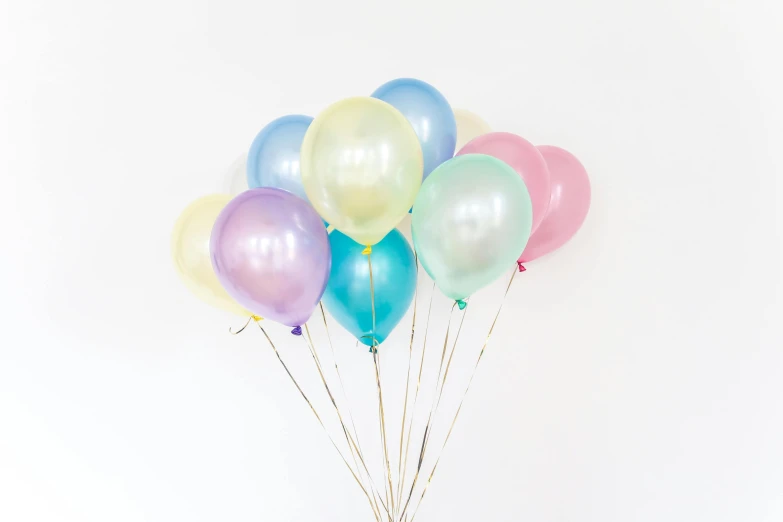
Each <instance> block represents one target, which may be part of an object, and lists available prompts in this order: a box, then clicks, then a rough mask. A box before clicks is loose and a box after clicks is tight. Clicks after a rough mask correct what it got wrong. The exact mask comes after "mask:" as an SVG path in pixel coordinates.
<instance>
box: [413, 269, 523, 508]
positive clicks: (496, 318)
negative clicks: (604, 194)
mask: <svg viewBox="0 0 783 522" xmlns="http://www.w3.org/2000/svg"><path fill="white" fill-rule="evenodd" d="M516 275H517V270H516V269H515V270H514V271H513V272H512V273H511V278H510V279H509V280H508V285H507V286H506V291H505V293H504V294H503V298H502V300H501V301H500V307H498V311H497V313H496V314H495V318H494V319H493V320H492V325H491V326H490V327H489V332H487V337H486V338H485V339H484V344H483V346H482V347H481V351H480V352H479V355H478V358H477V359H476V364H475V365H474V366H473V371H472V373H471V374H470V380H469V381H468V385H467V386H466V387H465V393H463V394H462V399H460V401H459V407H458V408H457V412H456V413H455V414H454V419H453V420H452V421H451V426H449V431H448V433H447V434H446V439H445V440H444V441H443V445H442V446H441V448H440V452H439V453H438V458H437V459H436V460H435V465H434V466H433V467H432V471H431V472H430V475H429V477H428V478H427V483H426V484H425V485H424V489H423V490H422V492H421V496H420V497H419V502H418V504H417V505H416V509H415V510H414V511H413V515H412V516H411V522H413V520H414V518H416V513H417V512H418V511H419V507H420V506H421V501H422V500H423V499H424V495H425V494H426V493H427V488H428V487H429V485H430V483H431V482H432V477H433V475H435V470H436V469H438V463H440V458H441V457H442V456H443V450H444V449H445V448H446V444H447V443H448V442H449V437H451V432H452V431H453V430H454V425H455V424H456V423H457V419H458V418H459V413H460V411H462V405H463V404H464V402H465V397H467V395H468V391H469V390H470V385H471V384H472V383H473V377H475V376H476V369H478V366H479V363H480V362H481V358H482V357H483V356H484V351H485V350H486V349H487V346H488V345H489V340H490V338H491V337H492V332H493V331H494V330H495V325H496V324H497V322H498V317H500V312H501V311H502V310H503V305H504V304H505V302H506V296H508V292H509V290H510V289H511V283H513V282H514V276H516ZM404 513H405V510H403V514H404Z"/></svg>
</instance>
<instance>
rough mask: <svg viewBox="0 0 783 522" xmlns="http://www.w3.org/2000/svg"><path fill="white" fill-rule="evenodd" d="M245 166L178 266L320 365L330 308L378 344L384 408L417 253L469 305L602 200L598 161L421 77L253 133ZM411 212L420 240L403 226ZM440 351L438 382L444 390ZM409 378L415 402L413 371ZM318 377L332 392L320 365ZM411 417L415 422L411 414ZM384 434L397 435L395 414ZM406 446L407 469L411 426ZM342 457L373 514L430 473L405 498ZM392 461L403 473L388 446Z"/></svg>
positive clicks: (399, 513)
mask: <svg viewBox="0 0 783 522" xmlns="http://www.w3.org/2000/svg"><path fill="white" fill-rule="evenodd" d="M458 143H459V144H460V148H459V149H457V144H458ZM455 152H456V154H455ZM246 169H247V173H246V174H247V186H248V190H246V191H244V192H242V193H241V194H239V195H237V196H236V197H233V198H232V197H231V196H228V195H212V196H207V197H205V198H202V199H199V200H197V201H195V202H194V203H192V204H191V205H190V206H189V207H188V208H186V209H185V211H184V212H183V213H182V215H181V216H180V218H179V220H178V221H177V224H176V226H175V228H174V232H173V236H172V253H173V257H174V262H175V265H176V267H177V269H178V272H179V273H180V275H181V276H182V278H183V280H184V281H185V283H186V284H187V286H188V287H189V288H190V289H191V290H193V291H194V293H196V295H197V296H199V297H200V298H202V299H203V300H205V301H208V302H209V303H211V304H213V305H216V306H219V307H221V308H224V309H227V310H229V311H231V312H234V313H237V314H239V315H244V316H246V317H250V318H252V319H255V320H256V321H259V320H260V319H261V317H264V318H267V319H271V320H274V321H277V322H279V323H282V324H285V325H288V326H290V327H292V328H293V329H292V333H294V334H295V335H302V334H303V330H302V328H303V327H305V332H304V333H305V336H306V340H307V342H308V346H309V348H310V349H311V350H312V353H313V359H314V360H315V361H316V364H317V365H318V366H319V370H320V360H319V358H318V356H317V351H316V350H315V348H314V345H313V343H312V338H311V337H310V336H309V331H308V330H307V328H306V323H307V321H308V320H309V319H310V317H311V315H312V314H313V312H314V311H315V310H316V308H317V307H319V304H320V303H322V304H323V305H325V307H326V309H327V310H328V311H329V313H330V315H331V316H332V317H334V319H336V320H337V322H338V323H340V324H341V325H342V326H343V327H344V328H346V329H347V330H348V331H349V332H351V333H352V334H353V335H354V336H355V337H356V338H357V339H358V341H360V342H362V343H363V344H365V345H367V346H369V347H370V351H371V352H372V353H373V359H374V361H375V371H376V373H377V375H378V392H379V402H380V409H381V411H383V405H382V396H381V395H382V394H381V379H380V373H379V366H378V346H379V345H380V344H381V343H383V342H384V340H385V339H386V338H387V337H388V335H389V333H390V332H391V331H392V330H393V329H394V328H395V327H396V326H397V324H398V323H399V322H400V321H401V319H402V318H403V316H404V315H405V314H406V312H407V311H408V309H409V307H410V305H411V303H412V302H413V301H414V299H415V294H416V288H417V278H418V262H420V263H421V266H422V267H423V268H424V270H425V271H426V272H427V274H429V276H430V277H431V278H432V280H433V281H434V284H435V285H437V287H438V288H439V289H440V291H441V292H442V293H443V294H444V295H446V296H447V297H449V298H450V299H452V300H454V301H455V305H454V306H458V308H459V310H462V309H464V308H465V306H466V304H467V302H466V300H467V299H468V297H470V296H471V295H472V294H473V293H475V292H476V291H477V290H479V289H481V288H482V287H484V286H487V285H488V284H490V283H492V282H493V281H495V280H496V279H498V278H499V277H500V276H501V275H502V274H503V273H504V272H505V271H506V270H508V269H509V268H512V267H513V269H514V270H517V267H518V270H519V271H522V270H524V267H523V265H522V263H526V262H529V261H532V260H534V259H537V258H539V257H541V256H543V255H545V254H547V253H549V252H552V251H554V250H556V249H558V248H559V247H561V246H562V245H563V244H565V243H566V242H567V241H568V240H569V239H570V238H571V237H572V236H573V235H574V234H575V233H576V232H577V230H578V229H579V228H580V227H581V225H582V222H583V221H584V219H585V217H586V215H587V212H588V208H589V204H590V184H589V181H588V178H587V173H586V172H585V169H584V168H583V167H582V165H581V164H580V163H579V161H578V160H577V159H576V158H575V157H574V156H573V155H571V154H570V153H568V152H566V151H565V150H563V149H560V148H557V147H552V146H539V147H536V146H534V145H532V144H531V143H530V142H528V141H526V140H525V139H523V138H521V137H519V136H516V135H514V134H510V133H505V132H491V131H490V129H489V127H488V126H487V125H486V123H484V122H483V120H481V119H480V118H478V117H477V116H475V115H473V114H471V113H469V112H467V111H453V110H452V108H451V106H450V105H449V103H448V102H447V101H446V99H445V98H444V96H443V95H442V94H441V93H440V92H439V91H438V90H436V89H435V88H434V87H432V86H431V85H429V84H427V83H425V82H422V81H419V80H413V79H398V80H393V81H390V82H388V83H386V84H384V85H382V86H381V87H379V88H378V89H377V90H376V91H375V92H374V93H372V95H371V96H369V97H354V98H348V99H345V100H342V101H339V102H337V103H335V104H333V105H331V106H329V107H327V108H326V109H325V110H324V111H323V112H321V113H320V114H319V115H318V116H317V117H316V118H311V117H309V116H302V115H291V116H284V117H282V118H279V119H277V120H275V121H273V122H271V123H269V124H268V125H266V126H265V127H264V128H263V129H262V130H261V132H260V133H259V134H258V135H257V136H256V138H255V140H253V143H252V145H251V147H250V150H249V152H248V155H247V160H246ZM409 212H410V213H411V214H412V216H411V230H412V235H413V246H414V248H413V249H412V248H411V245H410V244H408V241H407V240H406V239H405V237H404V236H403V235H402V234H401V233H400V232H399V231H398V230H396V227H397V226H398V224H399V223H400V222H401V221H402V220H403V218H404V217H405V216H406V215H407V214H408V213H409ZM512 280H513V279H512ZM509 286H510V283H509ZM507 291H508V290H507ZM453 309H454V307H452V310H453ZM321 312H322V313H323V306H321ZM498 313H499V311H498ZM323 319H324V323H326V315H325V314H324V315H323ZM463 319H464V315H463ZM496 319H497V317H496ZM414 323H415V309H414ZM460 327H461V325H460ZM493 327H494V323H493ZM262 330H263V328H262ZM490 333H491V330H490ZM264 334H265V335H266V331H264ZM267 339H268V340H269V341H270V343H271V339H270V338H269V336H268V335H267ZM411 346H413V331H412V332H411ZM425 346H426V340H425ZM272 347H273V348H274V349H275V352H276V353H277V355H278V357H280V354H279V353H278V352H277V349H276V348H275V346H274V344H273V345H272ZM454 348H456V340H455V341H454ZM411 351H412V348H411ZM482 353H483V349H482ZM444 354H445V344H444ZM452 355H453V351H452ZM443 359H444V358H441V362H440V368H439V371H438V380H437V381H436V386H441V388H440V391H441V393H442V391H443V386H445V375H444V376H443V380H442V381H441V380H440V379H441V377H440V376H441V374H442V373H443V364H444V360H443ZM479 360H480V359H479ZM423 361H424V356H423V353H422V364H423ZM280 362H281V363H282V362H283V360H282V358H281V360H280ZM450 363H451V358H450V357H449V360H448V364H450ZM477 364H478V362H477ZM283 365H284V366H285V363H283ZM409 368H410V361H409ZM286 370H287V371H288V368H287V367H286ZM420 372H421V370H420ZM445 373H446V374H448V367H447V369H446V372H445ZM289 375H290V376H291V378H292V380H294V383H297V382H296V380H295V378H294V376H293V375H292V374H291V372H290V371H289ZM408 377H409V378H408V382H406V395H405V400H406V403H405V405H406V410H407V401H408V393H407V390H408V385H409V383H410V370H409V376H408ZM321 378H322V380H323V384H324V386H325V388H326V391H327V392H328V393H329V396H330V397H332V393H331V390H330V388H329V386H328V384H327V381H326V379H325V378H324V375H323V373H321ZM297 387H298V388H299V391H300V392H301V391H302V389H301V388H300V387H299V385H298V384H297ZM466 391H467V390H466ZM417 392H418V387H417ZM303 395H304V393H303ZM305 398H307V397H305ZM333 402H334V400H333ZM438 402H439V401H438ZM308 403H310V401H309V400H308ZM414 405H415V400H414ZM311 408H312V405H311ZM335 408H336V409H337V406H336V404H335ZM432 411H433V410H430V417H431V416H432ZM313 412H314V413H315V410H313ZM337 413H338V416H340V412H339V410H338V412H337ZM316 417H318V418H319V421H320V417H319V415H318V414H317V413H316ZM455 420H456V416H455ZM340 421H341V422H342V416H340ZM428 424H429V421H428ZM322 425H323V423H322ZM402 426H403V430H402V431H403V432H404V431H405V426H406V418H405V414H404V415H403V422H402ZM411 426H412V421H411V424H410V425H409V428H408V438H409V439H410V427H411ZM343 430H344V432H345V436H346V442H347V443H348V447H349V450H350V452H351V455H354V456H359V457H361V453H360V452H359V448H358V447H357V445H356V444H355V442H354V440H353V436H355V437H356V439H358V434H355V433H354V434H353V436H352V434H351V433H350V430H346V426H345V425H343ZM449 434H450V431H449ZM383 439H384V444H385V443H386V441H385V439H386V435H385V426H384V431H383ZM427 440H428V439H427V436H425V443H423V445H422V449H421V455H422V456H423V454H424V449H425V447H426V441H427ZM400 442H401V445H400V450H401V451H400V454H401V456H400V468H401V469H402V466H401V464H402V433H401V441H400ZM333 443H334V440H333ZM352 443H353V444H352ZM444 444H445V443H444ZM406 446H408V445H407V444H406ZM335 447H337V445H336V444H335ZM354 450H356V452H355V453H354ZM338 451H339V448H338ZM341 455H342V453H341ZM406 459H407V448H406ZM343 460H344V461H345V463H346V465H348V467H349V468H350V469H351V472H352V473H353V474H354V478H356V480H357V482H358V483H359V485H360V486H361V487H362V490H363V491H364V492H365V494H366V495H367V497H368V499H369V500H370V505H371V507H372V508H373V512H374V514H375V515H376V519H377V520H378V521H379V522H380V521H381V520H383V519H384V518H388V520H390V521H392V520H403V517H404V516H405V514H406V509H407V507H408V504H409V503H410V498H411V496H412V494H413V491H414V488H415V486H416V482H417V480H416V479H414V480H413V485H412V486H411V488H410V493H409V494H408V502H405V503H404V506H405V507H403V502H402V489H403V488H402V486H401V485H399V479H398V488H397V493H396V495H395V492H394V488H393V487H392V488H391V489H392V491H391V494H389V492H388V491H387V495H386V497H385V499H384V498H383V496H382V495H380V494H379V493H378V491H377V489H376V488H375V487H374V485H371V486H368V483H367V482H366V481H363V480H362V479H361V477H362V473H361V468H362V466H359V465H358V461H355V463H356V467H355V468H356V469H354V468H352V466H351V465H350V464H348V461H347V459H345V457H344V458H343ZM386 460H387V462H386V467H387V471H388V472H389V484H390V485H391V482H392V481H391V471H390V469H391V468H390V466H389V464H388V455H387V457H386ZM360 461H361V462H362V463H363V464H364V459H363V458H360ZM406 464H407V460H406ZM420 466H421V459H420V461H419V467H420ZM363 467H364V471H365V472H366V471H367V468H366V465H364V466H363ZM419 471H420V470H419V469H417V470H416V478H418V475H419V473H418V472H419ZM433 472H434V469H433ZM401 475H402V477H400V478H401V479H402V480H401V482H402V484H403V485H404V483H405V477H404V472H401ZM367 476H368V477H369V473H367ZM430 478H431V476H430ZM425 491H426V486H425ZM395 496H396V497H397V502H395ZM422 497H423V493H422ZM379 500H380V502H379ZM384 500H385V502H384ZM383 512H385V515H384V514H383ZM414 514H415V512H414Z"/></svg>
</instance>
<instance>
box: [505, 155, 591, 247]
mask: <svg viewBox="0 0 783 522" xmlns="http://www.w3.org/2000/svg"><path fill="white" fill-rule="evenodd" d="M538 150H539V151H540V152H541V154H542V155H543V157H544V160H546V163H547V165H548V166H549V174H550V177H551V180H552V196H551V199H550V202H549V211H548V212H547V215H546V217H545V218H544V221H543V222H542V223H541V226H540V227H538V230H536V231H535V232H534V233H533V235H532V236H531V237H530V241H529V242H528V244H527V247H526V248H525V251H524V252H523V253H522V255H521V256H520V258H519V262H520V263H526V262H528V261H532V260H534V259H538V258H539V257H541V256H543V255H546V254H548V253H550V252H553V251H555V250H557V249H558V248H560V247H561V246H563V245H564V244H566V243H567V242H568V241H569V240H570V239H571V238H572V237H573V236H574V234H576V233H577V232H578V231H579V229H580V228H581V227H582V223H584V221H585V218H586V217H587V212H588V210H589V209H590V179H589V178H588V177H587V171H586V170H585V168H584V167H583V166H582V164H581V163H580V162H579V160H578V159H576V157H574V155H573V154H571V153H570V152H568V151H566V150H563V149H561V148H559V147H554V146H552V145H541V146H539V147H538Z"/></svg>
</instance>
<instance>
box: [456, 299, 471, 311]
mask: <svg viewBox="0 0 783 522" xmlns="http://www.w3.org/2000/svg"><path fill="white" fill-rule="evenodd" d="M457 306H459V309H460V310H464V309H465V307H466V306H468V303H466V302H465V301H463V300H462V299H457Z"/></svg>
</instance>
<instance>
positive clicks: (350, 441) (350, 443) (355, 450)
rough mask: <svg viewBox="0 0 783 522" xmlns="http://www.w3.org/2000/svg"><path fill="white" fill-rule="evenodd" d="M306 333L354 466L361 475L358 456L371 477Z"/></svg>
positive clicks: (304, 336) (311, 352)
mask: <svg viewBox="0 0 783 522" xmlns="http://www.w3.org/2000/svg"><path fill="white" fill-rule="evenodd" d="M304 331H305V334H306V335H303V336H302V338H303V339H304V341H305V344H306V345H307V348H308V349H309V350H310V355H312V357H313V361H314V362H315V367H316V369H317V370H318V375H319V376H320V377H321V382H322V383H323V385H324V389H326V393H327V395H328V396H329V400H331V401H332V406H334V411H335V412H336V413H337V418H338V419H339V421H340V426H341V427H342V430H343V435H345V441H346V443H347V444H348V449H349V450H350V452H351V456H352V457H353V459H354V464H355V465H356V469H357V471H358V472H359V473H360V474H361V468H360V467H359V463H358V462H357V461H356V457H357V455H358V457H359V462H361V463H362V466H363V467H364V471H365V473H366V474H367V475H368V476H369V473H370V472H369V470H368V469H367V465H366V464H365V463H364V457H363V455H362V453H361V451H360V450H359V448H358V446H357V444H356V441H355V440H354V438H353V437H352V436H351V433H350V432H349V431H348V428H347V427H346V425H345V421H344V420H343V416H342V413H341V412H340V408H339V407H338V406H337V401H336V400H335V398H334V395H332V390H331V389H330V388H329V384H328V383H327V382H326V376H325V375H324V373H323V367H322V366H321V359H320V357H318V352H317V351H316V349H315V344H314V343H313V338H312V335H310V328H309V327H308V326H307V324H305V325H304ZM370 482H371V485H372V487H371V490H372V492H373V495H375V494H377V492H376V491H375V490H374V489H373V488H374V486H375V484H374V483H372V477H370ZM376 507H377V506H376ZM387 511H388V510H387ZM379 513H380V511H379Z"/></svg>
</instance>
